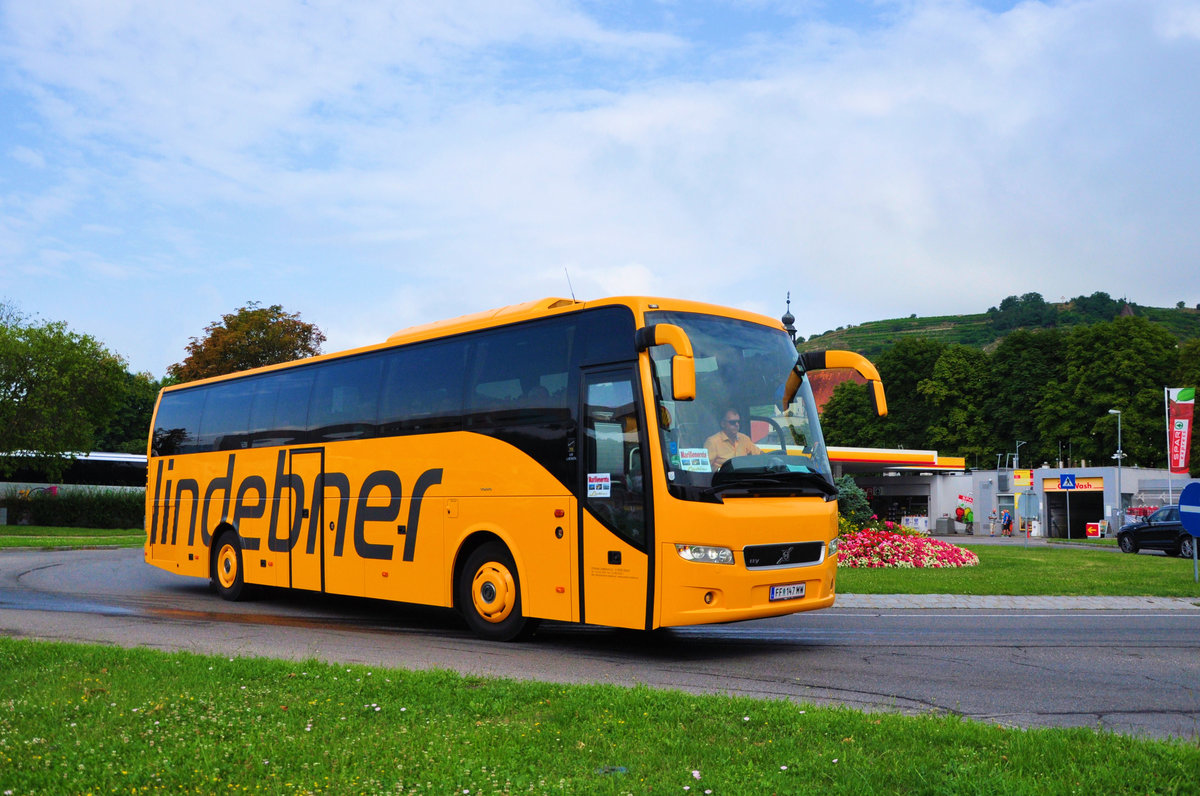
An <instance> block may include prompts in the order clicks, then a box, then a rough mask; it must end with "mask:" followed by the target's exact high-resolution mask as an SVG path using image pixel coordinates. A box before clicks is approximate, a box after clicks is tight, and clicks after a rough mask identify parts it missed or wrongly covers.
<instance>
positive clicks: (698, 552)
mask: <svg viewBox="0 0 1200 796" xmlns="http://www.w3.org/2000/svg"><path fill="white" fill-rule="evenodd" d="M675 552H676V553H679V555H680V556H681V557H682V558H685V559H687V560H688V561H698V562H700V563H704V564H732V563H733V551H732V550H730V549H729V548H728V547H710V546H707V545H702V544H677V545H675Z"/></svg>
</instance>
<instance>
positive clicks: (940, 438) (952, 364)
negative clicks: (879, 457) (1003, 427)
mask: <svg viewBox="0 0 1200 796" xmlns="http://www.w3.org/2000/svg"><path fill="white" fill-rule="evenodd" d="M987 372H988V365H987V358H986V354H984V353H983V352H982V351H980V350H979V349H976V348H969V347H967V346H964V345H952V346H949V347H948V348H946V350H945V351H943V352H942V355H941V356H940V357H938V360H937V363H936V364H935V365H934V367H933V374H932V375H931V376H930V377H929V378H928V379H925V380H923V381H921V382H919V383H918V384H917V392H918V393H920V394H921V395H923V396H924V397H925V399H926V400H927V401H928V402H929V404H930V406H932V407H933V409H934V410H935V411H936V415H935V417H934V419H933V421H932V422H931V423H930V424H929V427H928V429H927V433H928V439H929V443H930V444H932V445H934V446H936V447H937V448H938V449H939V450H945V449H949V450H951V451H954V452H956V453H958V454H961V455H962V456H964V457H967V459H968V460H970V459H971V457H972V456H974V459H975V461H978V460H979V457H980V456H983V457H984V458H985V459H986V458H987V455H988V454H989V453H990V452H991V446H990V445H989V444H988V443H989V439H988V436H989V435H988V424H987V422H986V415H985V412H984V408H983V407H984V400H985V398H986V395H985V390H984V385H985V384H986V379H987Z"/></svg>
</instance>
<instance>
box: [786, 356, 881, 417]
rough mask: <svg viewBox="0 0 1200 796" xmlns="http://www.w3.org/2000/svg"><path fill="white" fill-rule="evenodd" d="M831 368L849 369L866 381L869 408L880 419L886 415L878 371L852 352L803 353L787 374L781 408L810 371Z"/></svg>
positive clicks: (788, 401)
mask: <svg viewBox="0 0 1200 796" xmlns="http://www.w3.org/2000/svg"><path fill="white" fill-rule="evenodd" d="M833 368H850V369H852V370H854V371H855V372H857V373H858V374H859V375H860V376H862V377H863V378H864V379H866V380H867V390H868V391H869V392H870V395H871V408H872V409H873V410H875V414H877V415H879V416H880V417H885V416H886V415H887V398H886V397H885V396H884V394H883V380H882V379H881V378H880V377H879V371H878V370H876V369H875V366H874V365H872V364H871V361H870V360H868V359H867V358H866V357H864V356H862V355H861V354H856V353H854V352H853V351H805V352H804V353H803V354H801V355H800V358H799V359H798V360H796V366H795V367H794V368H792V372H791V373H789V374H788V379H787V384H786V385H785V387H784V391H783V408H784V409H787V407H788V404H790V403H791V402H792V399H793V398H795V397H796V391H797V390H799V389H800V380H801V379H802V378H804V374H805V373H807V372H808V371H810V370H831V369H833Z"/></svg>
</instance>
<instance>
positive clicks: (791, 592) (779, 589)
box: [771, 583, 804, 602]
mask: <svg viewBox="0 0 1200 796" xmlns="http://www.w3.org/2000/svg"><path fill="white" fill-rule="evenodd" d="M803 596H804V584H803V583H789V584H787V585H786V586H772V587H771V602H775V601H776V600H796V599H799V598H800V597H803Z"/></svg>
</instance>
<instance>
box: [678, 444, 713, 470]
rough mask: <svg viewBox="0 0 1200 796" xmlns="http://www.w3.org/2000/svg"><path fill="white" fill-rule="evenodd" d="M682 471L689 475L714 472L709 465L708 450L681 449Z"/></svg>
mask: <svg viewBox="0 0 1200 796" xmlns="http://www.w3.org/2000/svg"><path fill="white" fill-rule="evenodd" d="M679 460H680V462H681V464H682V466H681V467H680V469H681V470H683V471H684V472H688V473H707V472H710V471H711V470H712V467H711V466H710V465H709V463H708V448H680V449H679Z"/></svg>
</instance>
